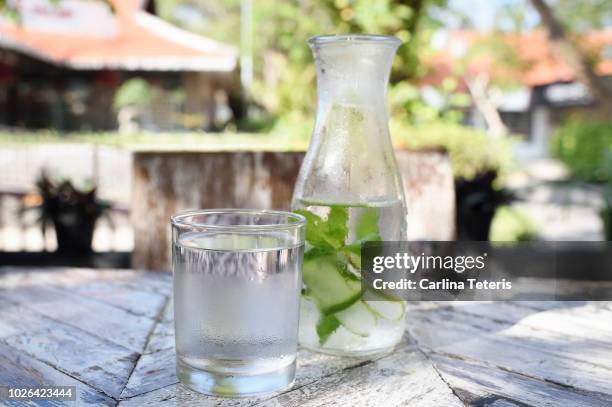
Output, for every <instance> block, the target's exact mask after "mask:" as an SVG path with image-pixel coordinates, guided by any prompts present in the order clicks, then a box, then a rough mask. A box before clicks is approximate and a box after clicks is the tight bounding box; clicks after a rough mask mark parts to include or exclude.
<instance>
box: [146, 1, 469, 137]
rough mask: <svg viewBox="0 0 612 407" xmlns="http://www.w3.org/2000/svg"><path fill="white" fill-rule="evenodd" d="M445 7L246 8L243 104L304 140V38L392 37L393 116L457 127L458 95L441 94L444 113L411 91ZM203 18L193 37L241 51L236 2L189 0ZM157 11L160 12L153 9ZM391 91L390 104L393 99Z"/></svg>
mask: <svg viewBox="0 0 612 407" xmlns="http://www.w3.org/2000/svg"><path fill="white" fill-rule="evenodd" d="M158 3H159V4H160V5H161V4H163V5H164V6H163V15H164V16H165V18H168V19H172V18H173V17H172V15H173V12H172V10H173V8H174V7H177V6H178V5H179V4H180V1H179V0H168V1H167V2H166V1H159V2H158ZM445 3H446V0H408V1H406V0H303V1H296V0H279V1H253V3H252V4H253V29H254V32H253V36H252V38H253V47H252V54H253V57H254V61H253V62H254V70H255V81H254V83H253V84H252V88H251V89H250V93H251V94H250V95H249V98H250V100H251V101H252V102H253V104H255V105H257V106H259V107H263V109H264V110H265V111H266V112H267V113H268V114H269V115H271V116H273V117H276V118H278V120H277V121H276V126H275V128H276V129H277V130H278V131H279V132H288V131H290V132H291V133H292V134H295V133H296V129H299V133H300V138H302V139H308V138H309V137H310V133H311V130H312V122H313V120H312V118H313V117H314V110H315V100H316V86H315V79H316V71H315V67H314V64H313V60H312V54H311V50H310V48H309V46H308V43H307V40H308V38H310V37H312V36H314V35H320V34H345V33H351V32H352V33H371V34H383V35H394V36H396V37H398V38H399V39H401V40H402V41H403V44H402V46H401V47H400V48H399V49H398V51H397V56H396V57H395V59H394V63H393V67H392V72H391V79H390V82H391V87H390V96H391V99H392V110H393V111H394V112H401V113H402V114H403V115H404V117H405V118H406V119H407V120H410V123H419V122H424V121H429V120H430V119H431V118H433V119H438V118H439V117H443V119H444V120H451V121H455V122H456V121H457V120H459V119H460V117H461V116H460V115H459V113H458V109H457V108H456V107H457V106H458V105H462V106H464V105H465V95H463V98H462V97H461V96H459V97H454V96H452V95H450V93H452V92H447V91H444V92H447V93H448V95H446V97H447V98H448V106H445V107H444V109H443V110H444V112H439V111H438V109H436V108H433V107H430V106H427V105H426V104H425V103H424V101H423V100H422V98H421V97H420V94H419V92H418V91H416V89H415V88H413V87H412V85H410V83H411V82H416V81H417V79H418V78H419V77H420V76H422V75H423V74H424V73H425V72H424V68H425V67H424V66H423V64H421V63H419V60H421V59H422V58H423V57H424V56H426V55H427V53H428V52H429V50H430V46H429V44H430V40H431V35H432V34H433V31H434V29H435V28H437V27H439V26H440V23H439V22H438V21H437V20H436V19H435V18H434V17H432V16H433V13H430V12H429V8H430V7H432V6H435V7H442V6H444V5H445ZM190 4H194V5H198V6H199V7H200V8H201V9H202V10H206V11H207V12H208V14H209V15H210V19H209V21H207V22H206V24H204V25H203V26H202V27H201V29H200V30H198V31H199V32H200V33H202V34H204V35H207V36H210V37H212V38H215V39H218V40H220V41H224V42H227V43H230V44H234V45H235V46H239V45H240V0H227V1H225V2H223V6H222V7H220V6H219V5H218V2H214V1H209V0H191V2H190ZM160 10H162V8H160ZM396 86H397V87H398V91H397V92H395V93H396V97H395V96H393V95H392V93H393V92H394V89H395V87H396Z"/></svg>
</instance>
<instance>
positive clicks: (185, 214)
mask: <svg viewBox="0 0 612 407" xmlns="http://www.w3.org/2000/svg"><path fill="white" fill-rule="evenodd" d="M228 214H229V215H247V216H258V215H259V216H261V215H263V216H278V217H286V218H287V221H286V222H284V223H268V224H263V225H248V224H240V223H237V224H234V225H216V224H214V223H205V222H193V221H188V220H186V219H187V218H189V217H191V216H198V215H228ZM291 219H293V220H294V221H293V222H291V221H290V220H291ZM170 223H171V224H172V226H176V227H184V228H190V227H191V228H201V229H206V230H211V231H231V232H254V231H270V230H288V229H297V228H301V227H304V226H305V225H306V218H305V217H304V216H302V215H300V214H298V213H294V212H289V211H280V210H275V209H241V208H216V209H187V210H184V211H179V212H177V213H175V214H174V215H172V216H170Z"/></svg>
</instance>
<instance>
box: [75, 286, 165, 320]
mask: <svg viewBox="0 0 612 407" xmlns="http://www.w3.org/2000/svg"><path fill="white" fill-rule="evenodd" d="M75 292H76V293H78V294H79V295H82V296H85V297H88V298H93V299H96V300H98V301H102V302H104V303H107V304H109V305H113V306H115V307H117V308H121V309H124V310H126V311H128V312H130V313H132V314H135V315H144V316H147V317H149V318H157V316H158V314H159V312H160V310H161V308H162V307H163V306H164V304H165V302H166V300H167V296H165V295H163V294H159V293H156V292H151V291H141V290H139V289H135V288H134V287H130V286H127V285H126V284H125V283H124V282H119V281H105V282H95V283H88V284H85V285H81V286H79V287H77V288H76V289H75Z"/></svg>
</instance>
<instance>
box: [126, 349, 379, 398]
mask: <svg viewBox="0 0 612 407" xmlns="http://www.w3.org/2000/svg"><path fill="white" fill-rule="evenodd" d="M369 360H370V359H368V358H339V357H334V356H330V355H323V354H319V353H314V352H310V351H308V350H303V349H302V350H300V351H299V353H298V359H297V367H298V368H297V373H296V380H295V386H294V387H299V386H304V385H307V384H309V383H313V382H316V381H317V380H319V379H321V378H322V377H325V376H328V375H330V374H334V373H337V372H340V371H342V370H343V369H347V368H351V367H353V366H358V365H360V364H363V363H365V362H368V361H369ZM159 378H161V381H160V382H159V381H157V380H159ZM168 382H172V383H177V379H176V376H175V360H174V349H169V350H166V351H162V352H158V353H156V354H151V355H143V357H142V358H141V359H140V361H139V362H138V365H137V366H136V369H135V370H134V374H133V375H132V376H131V377H130V382H129V383H128V386H127V387H126V391H125V392H124V394H122V398H125V397H133V396H138V395H142V396H140V397H134V398H130V399H129V402H123V403H122V404H121V405H124V404H125V405H139V404H143V405H144V404H155V403H158V402H162V401H163V402H164V403H174V402H176V400H175V399H174V398H173V397H171V398H168V397H169V395H170V393H169V390H168V389H169V388H170V387H172V386H168V387H163V386H161V384H162V383H164V385H165V383H168ZM160 387H163V388H161V389H160ZM181 388H182V390H181ZM155 389H159V390H155ZM176 389H177V390H181V393H180V397H179V395H178V394H177V397H179V398H180V399H181V400H182V401H181V405H183V404H184V403H186V405H196V404H197V403H199V402H202V403H204V405H206V403H208V402H211V405H228V406H229V405H236V404H235V403H236V401H235V399H227V398H218V397H207V396H202V395H200V394H198V393H195V392H191V391H190V390H188V389H185V388H183V386H178V388H176ZM267 398H268V397H259V398H250V399H241V402H240V405H250V404H252V403H255V402H259V401H263V400H265V399H267ZM190 403H191V404H190ZM197 405H199V404H197Z"/></svg>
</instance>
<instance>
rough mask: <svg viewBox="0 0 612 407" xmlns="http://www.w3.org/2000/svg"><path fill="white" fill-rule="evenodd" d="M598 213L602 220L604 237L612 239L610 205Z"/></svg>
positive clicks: (611, 211) (608, 239) (611, 207)
mask: <svg viewBox="0 0 612 407" xmlns="http://www.w3.org/2000/svg"><path fill="white" fill-rule="evenodd" d="M600 215H601V220H602V221H603V229H604V239H605V240H607V241H612V205H611V206H606V207H605V208H604V209H603V210H602V211H601V214H600Z"/></svg>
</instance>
